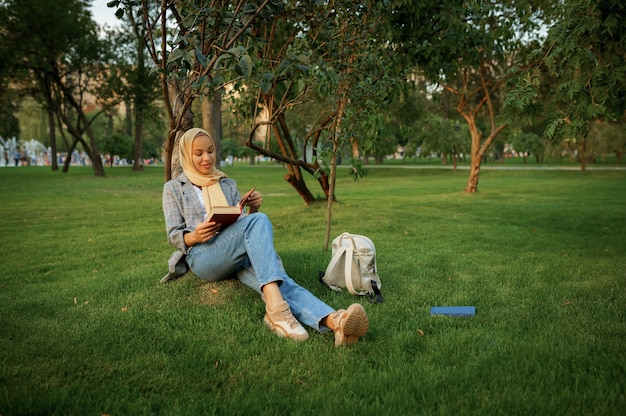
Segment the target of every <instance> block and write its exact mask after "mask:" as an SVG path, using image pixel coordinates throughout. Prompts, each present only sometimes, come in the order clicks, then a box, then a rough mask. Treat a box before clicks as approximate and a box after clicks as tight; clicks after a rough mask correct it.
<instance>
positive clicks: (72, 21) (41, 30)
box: [0, 0, 106, 176]
mask: <svg viewBox="0 0 626 416" xmlns="http://www.w3.org/2000/svg"><path fill="white" fill-rule="evenodd" d="M0 6H1V7H0V28H1V30H2V32H3V33H2V37H0V61H2V71H0V72H1V73H2V77H3V78H5V79H9V80H11V82H12V85H13V86H15V87H16V88H19V89H21V91H22V93H23V94H30V95H33V96H36V97H39V98H40V99H41V100H42V101H44V102H45V103H46V106H47V109H48V112H49V114H50V119H51V120H53V118H56V120H57V124H58V125H60V126H62V127H63V129H62V130H61V134H62V138H63V140H65V142H66V148H67V150H68V153H71V152H72V151H73V150H74V149H75V148H76V146H77V145H78V144H81V145H82V147H83V149H84V150H85V151H86V152H87V154H88V155H89V158H90V159H91V161H92V166H93V169H94V173H95V174H96V175H97V176H104V169H103V167H102V160H101V158H100V152H99V151H98V147H97V144H96V140H95V137H94V134H93V131H92V129H91V123H92V122H93V120H94V118H95V117H97V116H98V115H99V113H96V114H95V115H94V116H93V117H89V116H88V115H87V112H86V111H88V109H89V107H90V106H92V107H93V106H96V105H97V103H96V99H94V97H97V94H95V86H96V85H98V83H99V82H102V81H101V80H102V78H103V77H106V71H104V69H103V67H102V66H101V63H102V62H103V61H104V55H105V54H106V49H105V48H104V47H103V44H102V42H101V41H100V39H99V37H98V33H97V26H96V25H95V23H94V22H93V20H92V19H91V15H90V13H89V11H88V10H87V7H86V4H85V2H84V1H79V0H71V1H67V2H65V3H64V4H63V6H62V7H50V4H49V2H46V1H43V0H32V1H28V2H23V1H17V0H6V1H3V2H2V3H1V5H0ZM99 80H100V81H99ZM54 126H55V123H54V122H53V121H51V122H50V125H49V129H50V136H51V139H50V142H51V147H52V152H53V154H55V153H56V150H57V147H56V139H55V135H54V130H55V127H54ZM68 135H69V137H68ZM84 135H86V136H87V139H85V138H84ZM52 159H53V161H54V163H53V167H56V158H52ZM68 167H69V164H66V165H65V167H64V170H67V168H68Z"/></svg>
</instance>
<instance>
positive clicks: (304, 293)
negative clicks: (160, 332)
mask: <svg viewBox="0 0 626 416" xmlns="http://www.w3.org/2000/svg"><path fill="white" fill-rule="evenodd" d="M179 152H180V162H181V164H182V168H183V173H182V174H181V175H180V176H178V177H176V178H174V179H172V180H170V181H169V182H167V183H166V184H165V186H164V188H163V213H164V214H165V225H166V227H167V238H168V241H169V243H170V244H171V245H172V246H174V247H176V248H177V249H178V251H177V252H176V253H174V254H173V255H172V257H171V258H170V270H171V271H172V270H173V268H172V263H174V264H176V263H179V262H181V261H186V263H187V264H188V265H189V268H191V270H192V271H193V272H194V273H195V274H196V275H197V276H198V277H200V278H201V279H204V280H207V281H209V282H216V281H219V280H223V279H226V278H228V277H229V276H231V275H233V274H235V275H236V276H237V278H238V279H239V280H240V281H241V282H243V283H244V284H245V285H247V286H249V287H251V288H252V289H254V290H256V291H257V292H258V293H260V294H261V297H262V298H263V300H264V301H265V311H266V313H265V317H264V318H263V322H264V323H265V325H266V326H267V327H268V328H269V329H270V330H271V331H272V332H274V333H275V334H277V335H278V336H281V337H286V338H290V339H293V340H296V341H305V340H307V339H308V338H309V334H308V333H307V331H306V330H305V329H304V328H303V327H302V325H301V324H300V322H302V323H303V324H305V325H307V326H309V327H311V328H314V329H316V330H318V331H320V332H325V331H328V330H331V331H333V332H334V333H335V345H336V346H339V345H344V344H350V343H353V342H356V341H358V339H359V337H362V336H364V335H365V334H366V333H367V330H368V326H369V323H368V318H367V314H366V313H365V309H364V308H363V306H361V305H360V304H358V303H355V304H352V305H350V307H348V308H347V309H346V310H343V309H341V310H338V311H335V310H334V309H333V308H331V307H330V306H328V305H326V304H325V303H324V302H322V301H321V300H319V299H318V298H316V297H315V296H314V295H313V294H312V293H311V292H309V291H308V290H306V289H304V288H303V287H301V286H299V285H298V284H297V283H296V282H295V281H294V280H293V279H291V278H290V277H289V276H288V275H287V273H286V272H285V269H284V268H283V265H282V262H281V260H280V258H279V257H278V255H277V254H276V251H275V248H274V234H273V229H272V224H271V222H270V220H269V218H268V217H267V215H265V214H263V213H261V212H258V211H259V207H260V206H261V203H262V201H263V197H262V196H261V194H260V193H259V192H256V191H255V192H253V193H252V195H251V196H250V198H249V199H248V200H247V202H246V203H245V206H247V207H248V211H249V212H248V213H247V214H244V215H242V217H241V218H240V219H239V220H237V221H236V222H235V223H233V224H232V225H230V226H229V227H227V228H224V229H222V228H221V227H220V224H217V223H215V222H207V221H206V220H205V218H206V215H207V212H208V211H209V210H210V208H211V207H212V206H224V205H236V204H237V202H238V201H239V198H240V195H239V192H238V191H237V185H236V182H235V181H234V180H233V179H230V178H227V177H226V175H225V174H224V173H223V172H221V171H219V170H217V169H216V168H215V161H216V153H215V143H214V142H213V139H212V138H211V136H210V135H209V133H207V132H206V131H204V130H202V129H198V128H193V129H190V130H188V131H187V132H185V134H184V135H183V136H182V137H181V139H180V142H179ZM184 269H186V267H185V268H184ZM170 277H174V275H173V272H171V273H168V275H166V276H165V277H164V278H163V279H162V281H167V280H168V279H169V278H170Z"/></svg>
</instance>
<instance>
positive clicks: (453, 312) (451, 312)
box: [430, 306, 476, 318]
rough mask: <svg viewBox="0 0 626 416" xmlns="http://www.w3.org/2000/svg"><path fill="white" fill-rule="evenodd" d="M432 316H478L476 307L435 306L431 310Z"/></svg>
mask: <svg viewBox="0 0 626 416" xmlns="http://www.w3.org/2000/svg"><path fill="white" fill-rule="evenodd" d="M430 314H431V315H444V316H460V317H462V318H467V317H470V316H474V315H476V307H475V306H433V307H432V308H430Z"/></svg>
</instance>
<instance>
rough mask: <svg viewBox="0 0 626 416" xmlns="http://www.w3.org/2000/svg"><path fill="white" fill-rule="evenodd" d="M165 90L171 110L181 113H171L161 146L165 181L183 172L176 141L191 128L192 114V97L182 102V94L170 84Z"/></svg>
mask: <svg viewBox="0 0 626 416" xmlns="http://www.w3.org/2000/svg"><path fill="white" fill-rule="evenodd" d="M166 88H167V90H168V94H169V102H170V103H173V104H172V105H171V108H172V109H181V111H183V112H182V113H173V114H171V118H170V130H169V132H168V134H167V141H166V142H165V145H164V146H163V151H164V153H165V167H164V174H165V181H166V182H167V181H169V180H170V179H172V178H175V177H177V176H178V175H180V174H181V173H182V172H183V168H182V166H181V165H180V160H179V159H180V158H179V154H178V140H179V138H180V136H181V135H182V134H183V133H184V132H186V131H187V130H189V129H190V128H192V127H193V113H192V112H191V103H192V102H193V97H189V98H187V100H190V101H184V97H183V94H182V93H181V92H180V91H179V90H178V89H177V88H176V87H175V86H174V85H172V84H167V85H166Z"/></svg>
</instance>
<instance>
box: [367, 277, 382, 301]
mask: <svg viewBox="0 0 626 416" xmlns="http://www.w3.org/2000/svg"><path fill="white" fill-rule="evenodd" d="M370 283H371V284H372V290H373V292H371V293H370V300H371V301H372V302H373V303H383V301H384V300H385V299H384V298H383V294H382V293H380V288H379V287H378V283H377V282H376V280H370Z"/></svg>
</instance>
